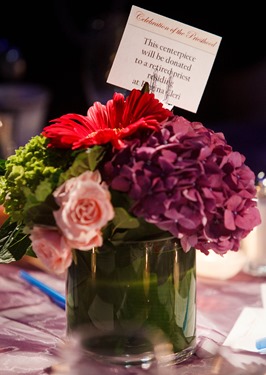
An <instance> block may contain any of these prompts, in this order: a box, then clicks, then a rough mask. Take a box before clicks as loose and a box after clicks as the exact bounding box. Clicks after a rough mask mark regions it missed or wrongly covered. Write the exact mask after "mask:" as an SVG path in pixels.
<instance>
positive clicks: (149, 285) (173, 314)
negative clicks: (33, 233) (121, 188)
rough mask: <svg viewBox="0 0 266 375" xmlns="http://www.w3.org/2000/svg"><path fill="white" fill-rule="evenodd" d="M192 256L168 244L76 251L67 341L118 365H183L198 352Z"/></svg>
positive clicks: (132, 244)
mask: <svg viewBox="0 0 266 375" xmlns="http://www.w3.org/2000/svg"><path fill="white" fill-rule="evenodd" d="M195 267H196V262H195V249H193V248H192V249H191V250H190V251H189V252H188V253H185V252H184V251H183V250H182V248H181V247H180V245H179V242H178V241H176V240H174V239H163V240H154V241H147V242H125V243H122V244H120V245H118V246H117V247H116V248H115V249H110V248H106V247H105V246H103V247H101V248H98V249H94V250H92V251H88V252H85V251H76V252H75V257H74V261H73V263H72V265H71V266H70V268H69V270H68V276H67V308H66V313H67V333H68V335H69V336H71V335H72V334H75V335H77V334H78V335H79V336H80V341H81V346H82V348H83V349H84V351H86V353H87V354H88V355H91V356H93V357H94V358H95V359H100V360H103V361H107V362H109V363H116V364H120V365H126V366H128V365H139V364H145V363H146V364H147V363H152V362H154V361H156V362H157V363H160V364H162V365H170V364H176V363H179V362H182V361H184V360H186V359H188V358H189V357H190V356H191V355H192V354H193V353H194V350H195V346H196V269H195Z"/></svg>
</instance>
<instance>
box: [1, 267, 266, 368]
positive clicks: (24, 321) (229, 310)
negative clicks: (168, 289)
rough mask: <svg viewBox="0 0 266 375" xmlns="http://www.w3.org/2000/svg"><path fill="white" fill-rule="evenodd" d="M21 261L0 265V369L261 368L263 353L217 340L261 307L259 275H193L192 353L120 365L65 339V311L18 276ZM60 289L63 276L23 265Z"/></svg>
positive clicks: (265, 362) (265, 363)
mask: <svg viewBox="0 0 266 375" xmlns="http://www.w3.org/2000/svg"><path fill="white" fill-rule="evenodd" d="M20 269H21V265H20V264H18V265H16V264H8V265H6V264H1V265H0V375H10V374H20V375H37V374H53V375H85V374H90V375H94V374H95V375H105V374H106V375H120V374H121V375H124V374H125V375H127V374H131V375H133V374H134V375H142V374H147V375H175V374H177V375H203V374H204V375H208V374H210V375H212V374H214V375H217V374H226V375H229V374H230V375H238V374H249V375H251V374H255V375H260V374H261V375H263V374H265V373H266V355H261V354H254V353H249V352H237V353H236V352H233V351H231V350H230V348H227V347H224V346H222V344H223V342H224V340H225V338H226V337H227V335H228V334H229V332H230V330H231V328H232V327H233V325H234V323H235V321H236V320H237V318H238V316H239V314H240V312H241V311H242V309H243V308H244V307H245V306H251V307H261V306H262V302H261V298H260V285H261V283H262V282H266V279H265V278H264V279H263V278H256V277H252V276H248V275H245V274H243V273H239V274H238V275H237V276H235V277H233V278H231V279H229V280H216V279H210V278H202V277H198V280H197V308H198V312H197V336H198V347H197V351H196V353H195V355H193V356H192V358H191V359H189V360H188V361H186V362H183V363H181V364H179V365H177V366H174V367H156V366H154V367H150V368H149V369H145V368H136V367H131V368H130V367H129V368H121V367H116V366H113V365H107V364H103V363H97V362H96V361H93V360H91V359H88V358H86V357H84V356H83V355H82V354H81V352H80V351H79V350H78V346H77V343H75V342H71V341H67V340H66V317H65V311H64V310H63V309H61V308H60V307H58V306H57V305H56V304H54V303H53V302H52V301H51V300H50V299H49V297H47V296H46V295H44V294H43V293H42V292H41V291H39V290H38V289H37V288H35V287H33V286H31V285H29V284H28V283H27V282H26V281H24V280H22V279H21V277H20V274H19V271H20ZM28 272H30V273H31V274H32V275H33V276H35V277H36V278H38V279H39V280H40V281H43V282H45V283H46V284H48V285H50V286H52V287H53V288H54V289H57V290H58V291H59V292H62V293H64V288H65V281H64V278H63V277H56V276H54V275H51V274H49V273H46V272H44V271H42V270H40V269H36V268H31V269H29V270H28Z"/></svg>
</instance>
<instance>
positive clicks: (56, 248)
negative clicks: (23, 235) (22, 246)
mask: <svg viewBox="0 0 266 375" xmlns="http://www.w3.org/2000/svg"><path fill="white" fill-rule="evenodd" d="M30 239H31V241H32V249H33V251H34V252H35V254H36V255H37V257H38V258H39V259H40V261H41V262H42V263H43V264H44V265H45V266H46V267H47V268H48V269H50V270H51V271H52V272H54V273H56V274H60V273H63V272H64V271H65V270H66V269H67V268H68V267H69V266H70V264H71V262H72V252H71V247H70V246H69V244H67V242H66V241H65V239H64V237H63V236H61V235H60V233H59V232H58V231H57V230H52V229H47V228H41V227H37V226H35V227H33V229H32V231H31V234H30Z"/></svg>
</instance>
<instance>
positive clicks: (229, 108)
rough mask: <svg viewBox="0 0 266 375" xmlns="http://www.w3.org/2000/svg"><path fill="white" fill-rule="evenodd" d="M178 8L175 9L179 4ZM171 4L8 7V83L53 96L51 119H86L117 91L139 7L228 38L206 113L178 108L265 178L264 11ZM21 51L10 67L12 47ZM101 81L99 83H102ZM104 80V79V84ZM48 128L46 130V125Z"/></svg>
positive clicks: (56, 0) (2, 55)
mask: <svg viewBox="0 0 266 375" xmlns="http://www.w3.org/2000/svg"><path fill="white" fill-rule="evenodd" d="M173 4H174V5H173ZM211 4H212V5H208V6H207V5H206V6H205V5H204V3H202V2H200V3H199V4H198V5H197V6H196V7H195V5H193V3H190V2H186V3H185V4H183V3H181V2H175V3H172V2H171V3H168V2H163V1H134V2H132V1H126V0H121V1H108V2H107V3H105V2H96V3H93V9H92V3H91V2H90V3H89V2H84V0H83V1H80V0H71V1H70V0H68V1H67V0H66V1H63V0H53V1H52V0H47V1H43V2H34V3H33V5H29V4H25V2H18V3H15V4H14V3H13V2H12V1H8V2H4V3H2V4H1V22H0V40H1V43H0V84H1V83H6V82H8V83H10V82H16V83H18V82H19V83H34V84H38V85H41V86H44V87H45V88H47V89H48V90H49V92H50V93H51V100H50V103H49V109H48V113H47V121H48V120H51V119H53V118H55V117H58V116H60V115H62V114H65V113H70V112H76V113H81V114H86V111H87V109H88V107H89V106H90V105H91V104H92V103H93V102H94V101H95V100H98V99H100V100H101V99H102V102H104V100H105V99H104V97H103V95H102V93H99V92H98V88H99V87H101V86H103V87H104V88H105V89H106V90H107V96H108V95H109V97H110V98H111V96H112V92H113V90H114V88H113V87H111V85H108V84H106V83H105V79H106V77H104V74H105V72H106V71H107V70H108V66H110V63H111V59H112V56H114V54H115V52H116V50H117V47H118V44H119V41H120V38H121V35H122V32H123V29H124V26H125V24H126V21H127V17H128V15H129V12H130V9H131V6H132V5H136V6H140V7H142V8H145V9H148V10H150V11H152V12H155V13H160V14H162V15H163V16H166V17H170V18H173V19H175V20H177V21H179V22H182V23H186V24H189V25H191V26H194V27H197V28H200V29H203V30H205V31H208V32H210V33H213V34H216V35H219V36H221V37H222V42H221V45H220V48H219V50H218V54H217V57H216V59H215V61H214V65H213V69H212V71H211V73H210V77H209V80H208V82H207V85H206V88H205V91H204V94H203V97H202V100H201V102H200V105H199V109H198V112H197V113H196V114H193V113H191V112H187V111H184V110H181V109H178V108H176V109H175V113H176V114H179V115H183V116H185V117H186V118H187V119H189V120H190V121H194V120H195V121H200V122H202V123H204V125H205V126H206V127H210V128H212V129H213V130H215V131H222V132H223V133H224V134H225V136H226V138H227V141H228V143H229V144H231V145H232V146H233V148H234V149H235V150H236V151H240V152H241V153H243V154H244V155H245V156H246V163H247V164H248V165H249V166H250V167H251V168H252V169H253V170H254V172H255V173H256V174H257V173H258V172H259V171H261V170H265V171H266V151H265V146H266V128H265V126H266V99H265V87H266V38H265V37H266V32H265V26H264V24H265V21H264V19H263V17H264V11H263V9H260V7H258V6H256V7H255V6H251V5H250V4H247V6H246V7H245V6H243V5H242V4H241V7H237V9H234V10H233V9H231V7H229V6H226V5H225V4H224V3H211ZM10 48H11V49H12V48H15V49H17V51H18V53H19V56H18V59H17V60H16V61H13V62H11V63H7V61H6V52H7V50H8V49H10ZM97 76H98V78H97ZM96 79H98V80H96ZM44 125H46V124H44Z"/></svg>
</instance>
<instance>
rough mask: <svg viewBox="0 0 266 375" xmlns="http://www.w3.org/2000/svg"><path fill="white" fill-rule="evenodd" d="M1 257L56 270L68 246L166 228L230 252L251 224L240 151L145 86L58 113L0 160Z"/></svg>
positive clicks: (65, 262) (64, 262) (252, 206)
mask: <svg viewBox="0 0 266 375" xmlns="http://www.w3.org/2000/svg"><path fill="white" fill-rule="evenodd" d="M0 174H1V175H2V176H1V177H0V204H2V205H3V206H4V208H5V211H6V213H7V214H8V215H9V220H7V221H6V223H5V225H4V226H3V227H2V228H1V242H0V245H1V252H0V260H1V262H10V261H13V260H18V259H20V258H21V257H22V256H23V255H24V254H25V253H27V254H31V255H37V256H38V257H39V258H40V260H41V261H43V262H44V263H45V264H46V265H47V266H48V267H49V268H50V269H52V270H53V271H55V272H56V273H60V272H63V271H64V270H65V269H66V268H67V267H68V266H69V265H70V264H71V261H72V252H71V251H72V249H79V250H85V251H86V250H90V249H92V248H93V247H95V246H101V245H102V244H103V243H104V242H111V243H112V242H117V241H121V240H123V241H124V240H130V239H131V240H140V239H145V238H149V237H154V236H157V237H158V236H165V235H167V236H168V235H169V234H171V235H173V236H174V237H176V238H177V239H179V240H180V243H181V246H182V248H183V250H184V251H185V252H187V251H189V249H190V248H191V247H195V248H197V249H198V250H199V251H202V252H204V253H205V254H208V252H209V250H210V249H212V250H213V251H215V252H216V253H218V254H221V255H223V254H225V253H226V252H227V251H228V250H232V251H237V250H238V249H239V246H240V241H241V240H242V239H243V238H244V237H246V236H247V235H248V234H249V232H250V231H251V230H252V229H253V228H254V227H255V226H257V225H258V224H259V223H260V214H259V211H258V209H257V207H256V201H255V200H254V198H255V196H256V187H255V175H254V173H253V172H252V171H251V170H250V168H249V167H248V166H247V165H246V164H245V157H244V156H243V155H241V154H240V153H239V152H237V151H233V150H232V147H231V146H230V145H228V144H227V142H226V140H225V138H224V136H223V134H222V133H215V132H214V131H212V130H210V129H207V128H206V127H204V126H203V124H201V123H199V122H189V121H188V120H186V119H185V118H183V117H180V116H176V115H173V113H172V112H171V111H169V110H168V109H165V108H164V107H163V105H162V104H161V103H160V102H159V101H158V100H157V99H155V97H154V95H153V94H152V93H149V92H148V91H147V85H145V86H144V87H143V90H142V91H140V90H136V89H134V90H132V92H131V93H130V95H129V96H128V97H127V98H126V99H125V98H124V96H123V95H122V94H119V93H115V94H114V97H113V99H112V100H110V101H108V102H107V104H106V105H102V104H100V103H98V102H97V103H95V104H94V105H93V106H92V107H91V108H89V109H88V113H87V116H82V115H78V114H67V115H63V116H62V117H60V118H57V119H55V120H52V121H51V124H49V125H48V126H46V127H45V128H44V129H43V131H42V133H41V134H40V135H37V136H35V137H33V138H32V139H30V141H29V142H28V143H27V144H26V145H25V146H23V147H20V148H19V149H18V150H16V152H15V154H14V155H11V156H10V157H8V159H7V160H6V161H4V160H2V161H1V168H0Z"/></svg>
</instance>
